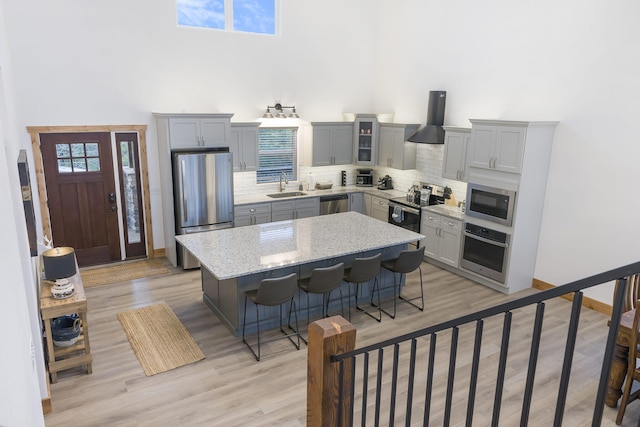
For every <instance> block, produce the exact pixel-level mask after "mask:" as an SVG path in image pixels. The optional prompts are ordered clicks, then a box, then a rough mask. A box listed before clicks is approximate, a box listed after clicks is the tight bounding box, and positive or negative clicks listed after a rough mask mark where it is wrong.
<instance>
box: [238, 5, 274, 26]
mask: <svg viewBox="0 0 640 427" xmlns="http://www.w3.org/2000/svg"><path fill="white" fill-rule="evenodd" d="M233 28H234V29H235V30H236V31H246V32H250V33H261V34H275V33H276V30H275V0H234V1H233Z"/></svg>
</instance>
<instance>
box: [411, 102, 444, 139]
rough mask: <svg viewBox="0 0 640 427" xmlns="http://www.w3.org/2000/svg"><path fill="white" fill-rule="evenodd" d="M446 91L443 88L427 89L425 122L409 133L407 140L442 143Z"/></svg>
mask: <svg viewBox="0 0 640 427" xmlns="http://www.w3.org/2000/svg"><path fill="white" fill-rule="evenodd" d="M446 100H447V92H446V91H444V90H432V91H429V105H428V107H427V124H426V125H425V126H424V127H422V128H420V129H418V131H417V132H416V133H414V134H413V135H411V136H410V137H409V139H408V141H411V142H417V143H420V144H444V129H443V128H442V125H444V106H445V103H446Z"/></svg>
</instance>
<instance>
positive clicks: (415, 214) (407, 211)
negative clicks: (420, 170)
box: [388, 182, 444, 233]
mask: <svg viewBox="0 0 640 427" xmlns="http://www.w3.org/2000/svg"><path fill="white" fill-rule="evenodd" d="M441 204H444V187H442V186H439V185H434V184H428V183H425V182H423V183H421V184H420V185H418V186H413V187H412V188H410V189H409V190H408V191H407V196H406V197H398V198H395V199H390V200H389V217H388V221H389V224H393V225H397V226H398V227H402V228H406V229H407V230H411V231H414V232H416V233H419V232H420V219H421V216H422V207H423V206H427V205H441Z"/></svg>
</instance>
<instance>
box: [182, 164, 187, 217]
mask: <svg viewBox="0 0 640 427" xmlns="http://www.w3.org/2000/svg"><path fill="white" fill-rule="evenodd" d="M186 168H187V164H186V163H185V161H184V160H182V168H181V169H182V170H181V172H182V183H181V184H182V216H183V217H184V218H183V219H182V221H183V223H184V222H187V219H188V218H189V217H188V215H187V192H186V191H185V188H184V180H185V177H184V174H185V169H186Z"/></svg>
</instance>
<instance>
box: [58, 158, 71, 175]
mask: <svg viewBox="0 0 640 427" xmlns="http://www.w3.org/2000/svg"><path fill="white" fill-rule="evenodd" d="M58 172H59V173H70V172H73V169H71V159H58Z"/></svg>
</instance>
